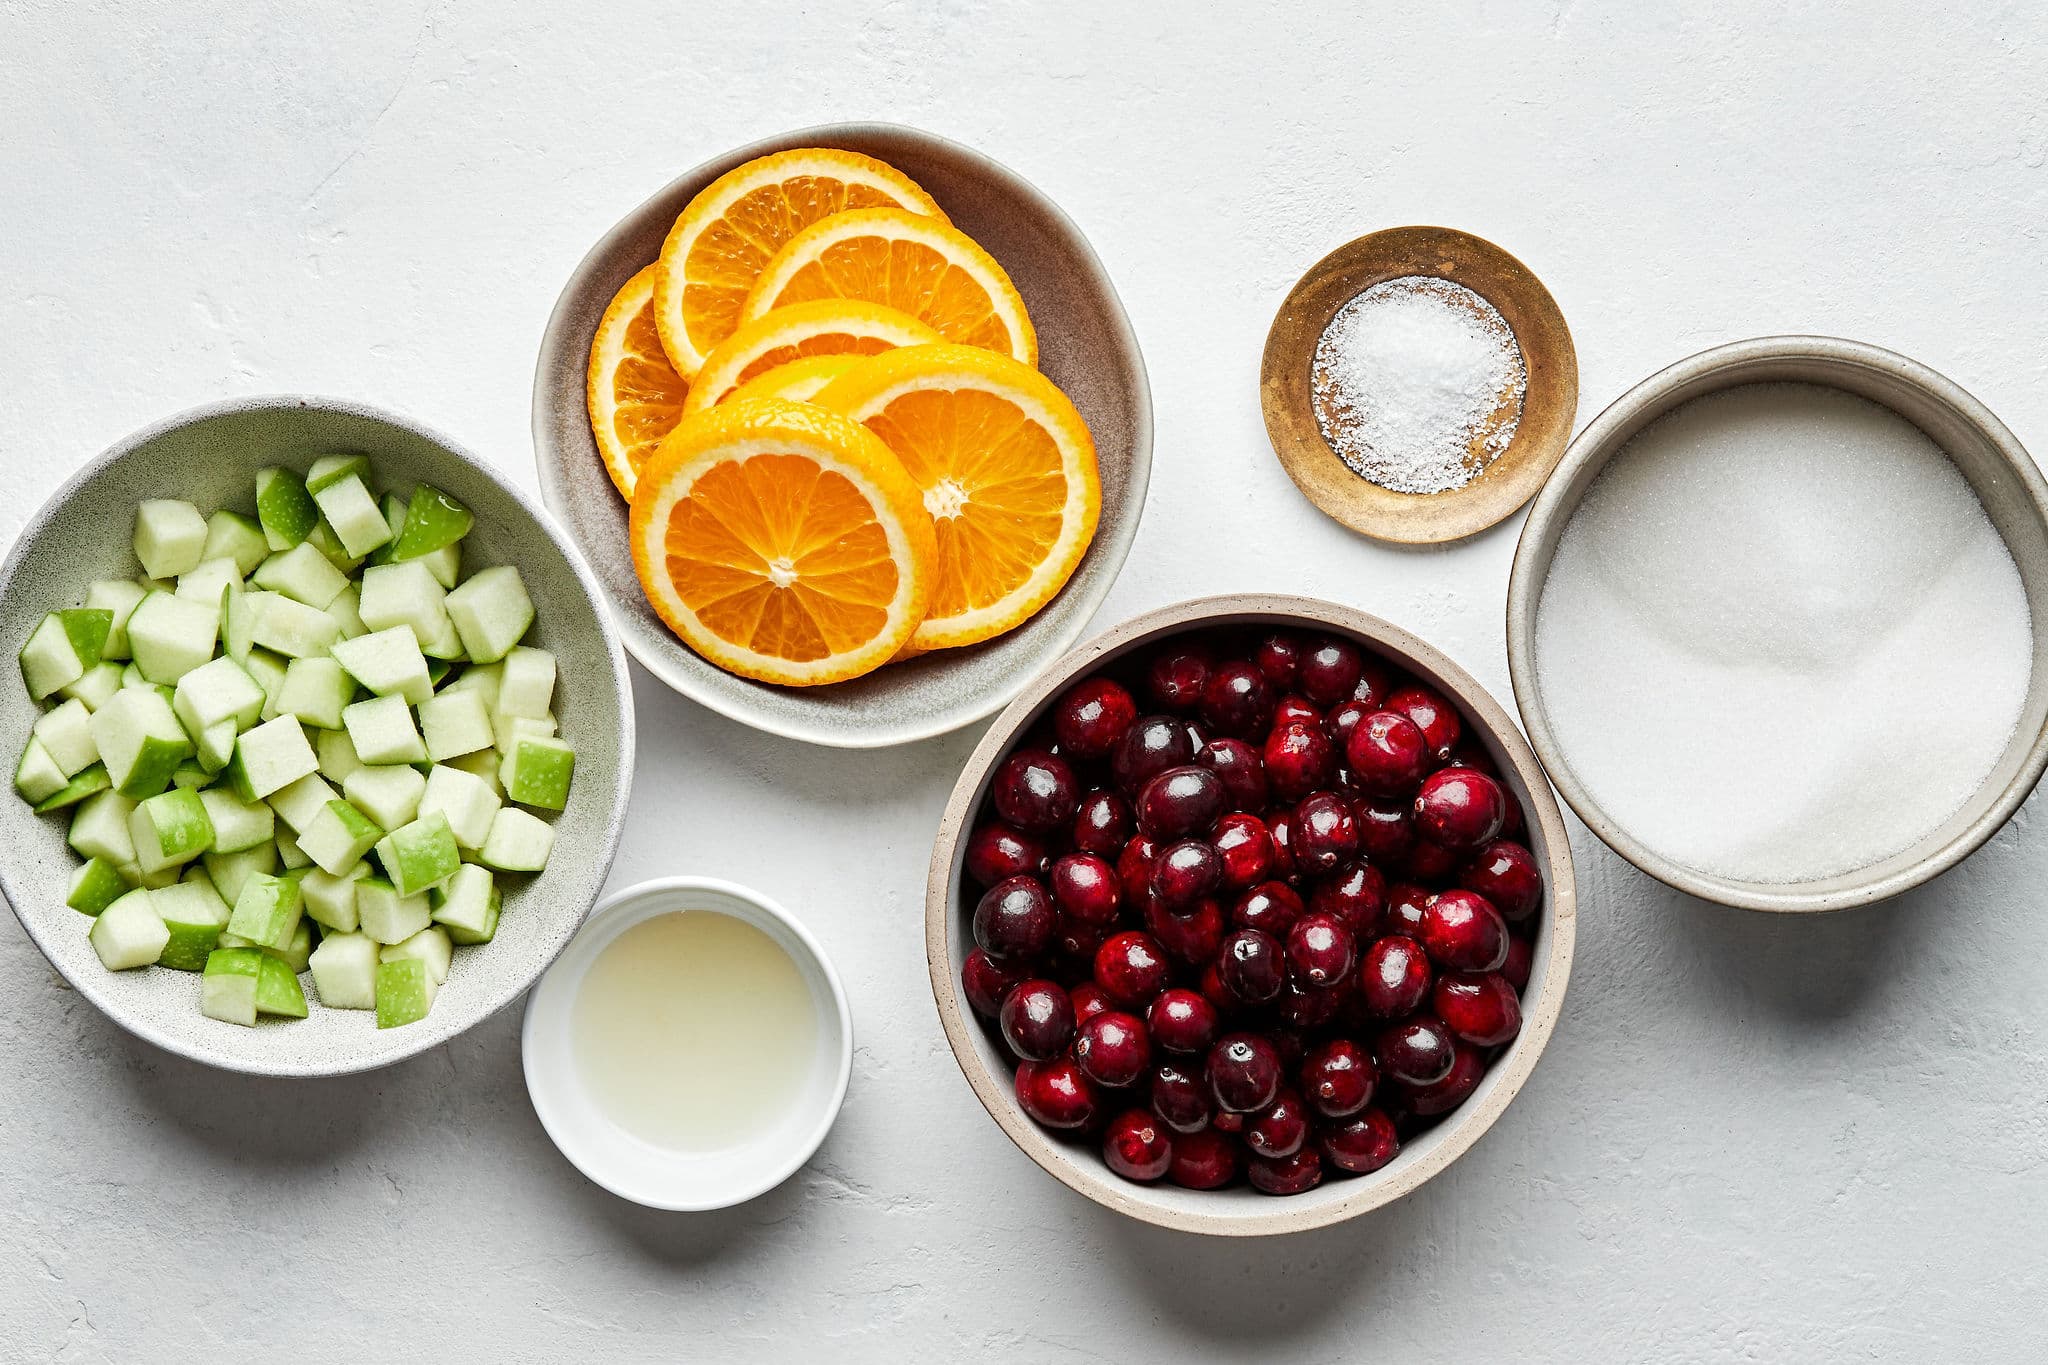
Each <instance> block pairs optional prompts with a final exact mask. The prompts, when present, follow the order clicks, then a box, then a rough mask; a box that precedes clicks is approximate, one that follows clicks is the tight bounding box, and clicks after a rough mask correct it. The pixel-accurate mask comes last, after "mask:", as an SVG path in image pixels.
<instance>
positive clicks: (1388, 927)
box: [1380, 882, 1436, 942]
mask: <svg viewBox="0 0 2048 1365" xmlns="http://www.w3.org/2000/svg"><path fill="white" fill-rule="evenodd" d="M1435 895H1436V893H1435V892H1434V891H1430V890H1428V889H1426V888H1424V887H1420V886H1417V885H1416V884H1415V883H1414V882H1395V883H1394V884H1393V885H1391V886H1389V887H1388V888H1387V912H1386V914H1385V916H1383V917H1382V918H1381V920H1380V932H1381V933H1383V934H1406V935H1407V936H1408V937H1409V938H1412V939H1415V940H1416V941H1417V942H1420V941H1421V939H1422V912H1423V911H1424V910H1425V909H1427V908H1428V906H1429V902H1430V900H1431V898H1432V897H1434V896H1435Z"/></svg>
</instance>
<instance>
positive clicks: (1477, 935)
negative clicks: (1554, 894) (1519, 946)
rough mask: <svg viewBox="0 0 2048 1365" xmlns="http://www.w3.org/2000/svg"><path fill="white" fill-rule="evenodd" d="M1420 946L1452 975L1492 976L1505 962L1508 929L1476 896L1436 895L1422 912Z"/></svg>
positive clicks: (1458, 891)
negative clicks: (1461, 973) (1484, 973)
mask: <svg viewBox="0 0 2048 1365" xmlns="http://www.w3.org/2000/svg"><path fill="white" fill-rule="evenodd" d="M1422 946H1423V947H1424V948H1427V949H1428V950H1429V959H1430V961H1432V962H1434V963H1436V964H1437V965H1438V966H1440V967H1443V968H1444V969H1446V970H1447V971H1453V972H1492V971H1498V970H1499V969H1500V965H1501V963H1503V962H1506V961H1507V960H1508V926H1507V921H1505V920H1503V919H1502V918H1501V917H1500V911H1498V910H1496V909H1494V908H1493V906H1491V905H1490V904H1488V903H1487V900H1486V897H1484V896H1481V895H1479V894H1478V893H1476V892H1472V891H1466V890H1463V889H1461V888H1458V887H1453V888H1451V889H1450V890H1449V891H1439V892H1437V894H1436V895H1435V896H1433V897H1431V898H1430V902H1429V904H1428V905H1427V906H1426V907H1424V909H1423V911H1422Z"/></svg>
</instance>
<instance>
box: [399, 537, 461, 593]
mask: <svg viewBox="0 0 2048 1365" xmlns="http://www.w3.org/2000/svg"><path fill="white" fill-rule="evenodd" d="M406 562H407V563H409V564H424V565H426V566H427V572H428V573H430V574H432V575H433V576H434V581H435V582H436V583H439V584H440V585H441V586H442V587H444V588H452V587H454V586H455V585H456V583H458V582H459V581H461V578H462V545H461V543H460V542H457V543H456V544H454V545H443V546H442V547H441V548H440V549H438V550H433V551H430V552H428V553H427V554H423V555H421V556H420V557H419V558H418V559H411V560H407V561H406Z"/></svg>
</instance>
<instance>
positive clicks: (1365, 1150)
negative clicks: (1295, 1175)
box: [1316, 1109, 1401, 1175]
mask: <svg viewBox="0 0 2048 1365" xmlns="http://www.w3.org/2000/svg"><path fill="white" fill-rule="evenodd" d="M1316 1147H1317V1149H1318V1150H1319V1151H1321V1152H1322V1154H1323V1160H1324V1161H1325V1162H1327V1163H1328V1164H1330V1165H1332V1166H1335V1167H1336V1168H1337V1169H1338V1170H1340V1171H1349V1172H1350V1173H1351V1174H1353V1175H1365V1174H1368V1173H1369V1172H1372V1171H1376V1170H1378V1169H1379V1168H1380V1167H1382V1166H1384V1165H1386V1164H1387V1163H1388V1162H1389V1161H1392V1160H1393V1159H1394V1158H1395V1157H1397V1156H1399V1155H1400V1154H1401V1138H1400V1135H1399V1134H1398V1133H1396V1132H1395V1131H1394V1121H1393V1120H1392V1119H1390V1118H1388V1117H1387V1116H1386V1115H1385V1114H1384V1113H1382V1112H1381V1111H1380V1110H1377V1109H1368V1110H1366V1111H1365V1112H1364V1113H1363V1114H1360V1115H1359V1116H1358V1117H1356V1118H1353V1119H1347V1120H1346V1121H1344V1122H1343V1123H1332V1124H1325V1125H1324V1126H1323V1127H1322V1129H1321V1130H1320V1131H1318V1132H1317V1134H1316Z"/></svg>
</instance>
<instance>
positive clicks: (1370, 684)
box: [1351, 654, 1395, 711]
mask: <svg viewBox="0 0 2048 1365" xmlns="http://www.w3.org/2000/svg"><path fill="white" fill-rule="evenodd" d="M1394 687H1395V676H1394V670H1393V669H1391V668H1388V667H1387V666H1386V664H1384V663H1382V662H1381V661H1380V660H1378V659H1375V658H1373V657H1372V656H1371V655H1369V654H1368V655H1366V656H1365V657H1363V658H1361V659H1360V660H1359V661H1358V686H1356V687H1354V688H1352V689H1351V699H1352V700H1353V701H1357V702H1363V703H1364V704H1365V706H1366V707H1367V709H1369V710H1373V711H1378V710H1380V709H1381V708H1383V707H1384V706H1385V705H1386V704H1387V698H1388V697H1390V696H1392V695H1393V692H1394Z"/></svg>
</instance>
